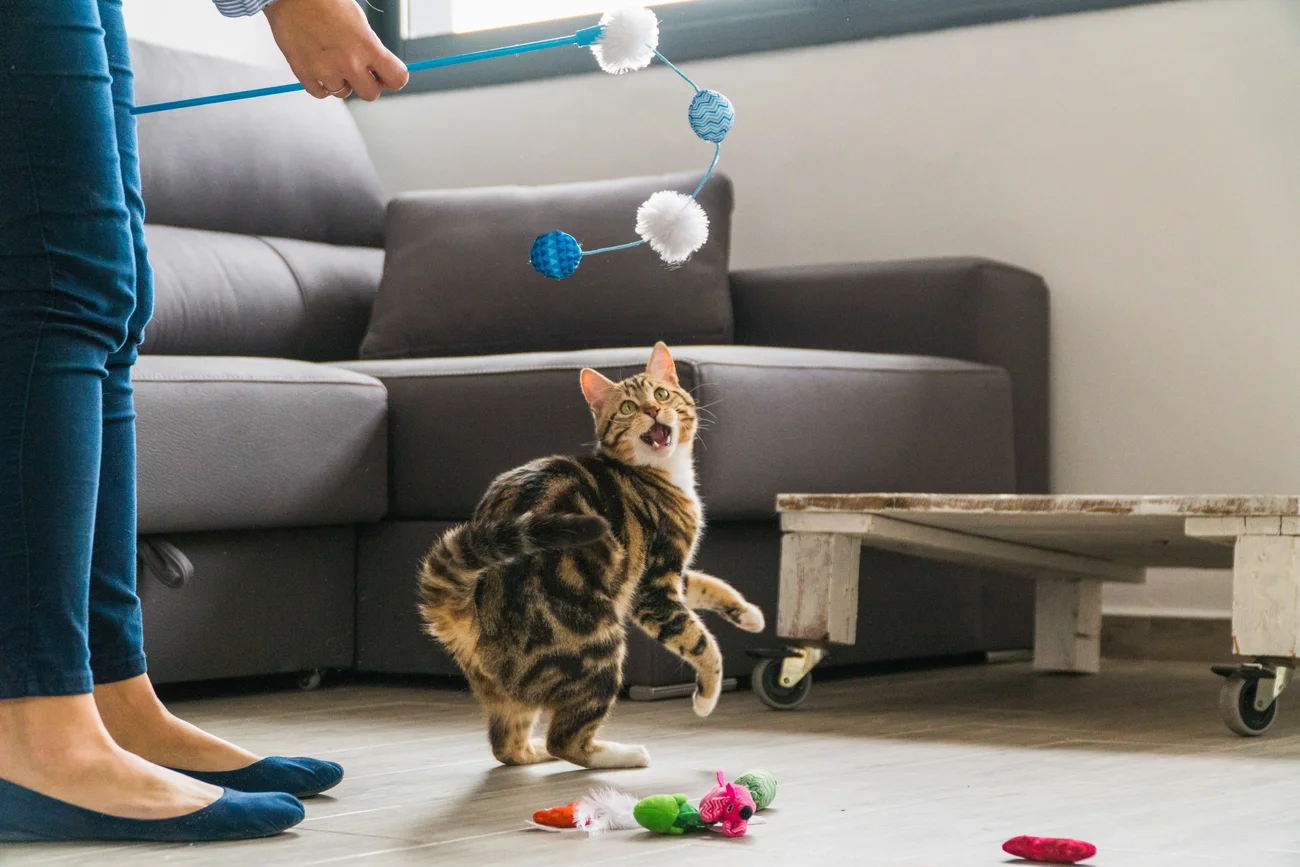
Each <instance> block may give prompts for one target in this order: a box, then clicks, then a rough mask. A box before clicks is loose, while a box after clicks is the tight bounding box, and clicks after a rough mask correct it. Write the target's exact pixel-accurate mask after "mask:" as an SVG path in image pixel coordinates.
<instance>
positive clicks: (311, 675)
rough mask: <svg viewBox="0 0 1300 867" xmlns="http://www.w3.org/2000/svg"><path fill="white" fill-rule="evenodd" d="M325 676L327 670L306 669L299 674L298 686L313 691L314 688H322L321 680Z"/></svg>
mask: <svg viewBox="0 0 1300 867" xmlns="http://www.w3.org/2000/svg"><path fill="white" fill-rule="evenodd" d="M324 678H325V672H324V671H322V670H321V669H319V668H313V669H312V670H311V671H304V672H303V673H302V674H300V675H298V688H299V689H301V690H302V691H303V692H311V691H312V690H313V689H320V684H321V681H322V680H323V679H324Z"/></svg>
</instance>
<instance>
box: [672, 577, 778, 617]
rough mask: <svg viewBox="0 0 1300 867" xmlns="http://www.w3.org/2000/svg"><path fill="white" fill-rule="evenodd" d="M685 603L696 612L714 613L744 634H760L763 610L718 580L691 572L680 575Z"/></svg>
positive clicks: (733, 588)
mask: <svg viewBox="0 0 1300 867" xmlns="http://www.w3.org/2000/svg"><path fill="white" fill-rule="evenodd" d="M683 585H684V590H685V595H686V604H687V605H689V606H690V607H691V608H694V609H695V610H696V611H716V612H717V613H718V614H721V615H722V616H723V617H725V618H726V619H727V620H729V621H730V622H731V623H733V624H734V625H736V626H738V627H740V628H741V629H743V630H745V631H746V632H762V631H763V628H764V627H765V626H766V625H767V621H766V620H764V618H763V611H762V609H761V608H759V607H758V606H757V605H755V604H754V603H752V602H750V601H749V600H747V599H746V598H745V597H744V596H742V595H741V593H740V591H739V590H737V589H736V588H735V587H732V586H731V585H730V584H728V583H727V582H726V581H723V580H722V579H721V578H715V577H713V576H712V575H709V574H706V573H704V572H697V571H695V570H694V569H688V570H686V573H685V575H684V576H683Z"/></svg>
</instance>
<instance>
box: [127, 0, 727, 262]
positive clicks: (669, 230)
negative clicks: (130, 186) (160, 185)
mask: <svg viewBox="0 0 1300 867" xmlns="http://www.w3.org/2000/svg"><path fill="white" fill-rule="evenodd" d="M568 46H578V47H583V48H590V49H591V52H592V54H594V55H595V58H596V62H597V63H598V64H599V65H600V68H601V69H603V70H604V71H605V72H609V73H612V74H614V75H620V74H622V73H625V72H634V71H636V70H639V69H645V68H646V67H647V66H649V65H650V64H651V63H652V62H653V61H654V59H655V58H656V57H657V58H659V60H660V61H662V62H663V63H664V65H666V66H667V67H668V68H669V69H671V70H672V71H673V72H675V73H677V75H678V76H679V77H681V79H682V80H683V81H685V82H686V83H687V84H689V85H690V86H691V88H692V89H693V90H694V91H695V96H694V98H693V99H692V100H691V104H690V108H689V110H688V112H687V119H688V120H689V122H690V125H691V129H692V130H693V131H694V132H695V134H696V135H697V136H699V137H700V138H701V139H703V140H704V141H707V142H710V143H711V144H713V146H714V148H713V161H712V162H711V163H710V164H709V168H708V171H706V172H705V174H704V178H703V180H701V181H700V184H699V186H697V187H696V188H695V191H694V192H693V193H691V194H690V195H689V196H688V195H686V194H684V193H680V192H677V191H675V190H663V191H660V192H657V193H655V194H654V195H652V196H651V197H650V198H649V199H647V200H646V201H645V203H644V204H642V205H641V207H640V208H638V209H637V214H636V226H635V231H636V233H637V234H638V235H639V236H640V238H641V239H640V240H639V241H632V242H630V243H627V244H617V245H615V246H612V247H601V248H599V249H596V250H583V249H582V245H581V244H580V243H579V242H578V240H577V239H576V238H574V237H573V236H572V235H570V234H569V233H567V232H561V231H552V232H547V233H546V234H544V235H539V236H538V237H537V239H536V240H535V241H534V242H533V247H532V251H531V253H530V255H529V261H530V262H531V263H532V266H533V268H535V269H536V270H537V272H538V273H539V274H542V275H543V276H545V277H550V278H551V279H554V280H561V279H563V278H565V277H568V276H569V275H570V274H572V273H573V272H574V271H576V270H577V269H578V265H580V264H581V263H582V260H583V258H584V257H586V256H595V255H597V254H600V253H612V252H615V251H617V250H627V249H631V248H633V247H639V246H641V245H642V244H649V245H650V248H651V249H652V250H654V251H655V252H656V253H658V254H659V257H660V258H661V259H663V261H664V262H666V263H667V264H669V265H681V264H683V263H685V262H686V261H687V260H688V259H689V258H690V257H691V255H692V254H693V253H695V252H696V251H697V250H699V249H700V248H701V247H703V246H704V244H705V243H706V242H707V241H708V239H709V217H708V214H706V213H705V212H704V209H703V208H702V207H700V204H699V202H697V201H696V197H697V196H698V195H699V194H700V190H702V189H704V185H705V184H706V183H707V182H708V180H709V178H711V177H713V172H714V169H716V168H717V165H718V159H719V157H721V155H722V141H723V139H725V138H726V137H727V133H729V132H730V131H731V127H732V124H733V123H734V122H735V118H736V112H735V109H734V108H733V107H732V105H731V101H730V100H729V99H727V98H726V97H725V96H723V95H722V94H721V93H718V92H717V91H716V90H704V89H701V88H700V87H698V86H697V85H696V84H695V82H693V81H691V79H690V78H689V77H687V76H686V74H685V73H683V72H682V71H681V70H680V69H678V68H677V67H676V66H674V65H673V64H672V63H671V62H670V61H669V60H668V58H666V57H664V56H663V55H662V54H660V53H659V19H658V18H657V17H656V16H655V14H654V13H653V12H651V11H650V10H649V9H646V8H645V7H644V6H626V7H623V8H621V9H618V10H615V11H612V12H607V13H606V14H605V15H604V16H603V17H602V18H601V19H600V23H599V24H597V25H595V26H594V27H585V28H583V29H581V30H579V31H577V32H576V33H572V34H570V35H568V36H559V37H556V38H554V39H544V40H541V41H538V42H525V43H521V44H518V45H508V46H504V47H502V48H490V49H486V50H483V51H473V52H470V53H468V54H456V55H451V56H448V57H437V58H434V59H432V60H422V61H419V62H417V63H409V64H407V66H406V68H407V69H408V70H409V71H410V72H413V73H414V72H423V71H425V70H428V69H438V68H442V67H447V66H456V65H459V64H462V63H473V62H476V61H480V60H493V59H496V58H500V57H510V56H514V55H519V54H527V53H530V52H534V51H545V50H548V49H551V48H563V47H568ZM303 89H304V88H303V86H302V84H301V83H297V82H295V83H294V84H282V85H276V86H273V87H261V88H255V89H253V90H240V91H234V92H232V93H220V94H215V95H213V96H200V97H194V98H192V99H180V100H173V101H170V102H156V103H152V104H149V105H140V106H136V107H134V108H132V109H131V114H133V115H146V114H155V113H158V112H164V111H176V110H179V109H185V108H197V107H199V106H204V105H216V104H218V103H224V102H235V101H238V100H243V99H256V98H259V97H263V96H274V95H276V94H282V93H293V92H295V91H299V90H303Z"/></svg>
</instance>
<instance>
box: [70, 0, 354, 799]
mask: <svg viewBox="0 0 1300 867" xmlns="http://www.w3.org/2000/svg"><path fill="white" fill-rule="evenodd" d="M98 5H99V15H100V20H101V21H102V22H103V26H104V31H105V45H106V48H107V53H108V65H109V70H110V72H111V74H112V78H113V107H114V112H115V118H116V135H117V151H118V163H119V165H120V171H121V179H122V189H123V192H124V194H125V197H126V198H125V201H126V208H127V213H128V215H129V226H130V239H131V246H132V256H133V259H134V262H135V310H134V312H133V313H132V314H131V318H130V321H129V322H128V327H127V330H126V339H125V342H124V343H123V344H122V345H121V346H120V347H118V348H117V349H116V351H114V352H113V353H111V354H110V355H109V356H108V361H107V371H108V375H107V378H106V379H105V380H104V384H103V395H104V422H103V449H102V452H103V461H102V464H101V467H100V475H99V505H98V509H97V510H96V516H95V531H94V553H93V556H92V559H91V565H90V616H89V622H90V667H91V670H92V671H93V673H94V679H95V703H96V704H97V705H98V708H99V713H100V716H101V717H102V718H103V720H104V724H105V725H106V726H107V728H108V731H109V734H111V735H112V737H113V739H114V740H115V741H116V742H117V744H118V745H119V746H121V747H123V748H125V749H127V750H130V751H131V752H133V753H135V754H136V755H138V756H141V757H143V758H145V759H148V760H149V761H151V762H156V763H158V764H160V765H164V766H167V767H171V768H182V769H184V770H186V771H197V772H213V771H215V772H227V771H233V772H236V773H229V774H227V773H218V774H217V775H216V776H214V777H212V778H210V779H209V782H214V783H217V784H219V785H223V786H228V787H229V788H233V789H241V790H244V791H283V792H290V793H293V794H301V795H308V794H314V793H316V792H320V791H323V790H325V789H328V788H330V787H332V786H334V785H335V784H337V783H338V781H339V780H340V779H341V778H342V776H343V771H342V769H341V768H339V767H338V766H337V765H334V764H332V763H328V762H320V761H316V760H312V759H295V760H284V759H269V760H265V761H261V762H259V759H258V757H257V756H255V755H253V754H252V753H250V752H248V751H247V750H243V749H240V748H239V747H236V746H234V745H233V744H230V743H227V742H226V741H224V740H222V739H221V738H218V737H216V736H214V735H210V734H208V733H207V732H205V731H203V730H202V729H200V728H198V727H196V726H193V725H190V724H189V723H187V722H185V721H184V720H181V719H178V718H177V717H175V716H172V714H171V713H169V712H168V710H167V708H165V707H164V706H163V704H162V702H160V701H159V700H158V696H157V695H156V694H155V693H154V689H153V684H152V683H150V682H149V676H148V675H147V674H145V658H144V645H143V638H142V635H141V623H140V599H139V597H138V596H137V595H136V587H135V582H136V491H135V408H134V405H133V400H132V389H131V366H132V365H133V364H135V360H136V356H137V354H138V351H139V347H140V344H141V343H142V342H143V340H144V330H145V326H146V325H147V324H148V322H149V318H150V316H152V314H153V271H152V269H151V268H150V267H149V251H148V249H147V248H146V246H145V240H144V199H143V197H142V196H141V193H140V158H139V152H138V147H137V144H136V125H135V118H133V117H132V116H131V106H132V105H133V104H134V102H135V98H134V92H133V91H134V86H133V78H132V74H131V56H130V52H129V49H128V46H127V40H126V28H125V26H124V24H123V21H122V2H121V0H98ZM250 766H252V767H250ZM243 769H248V770H247V771H245V772H242V773H240V771H243Z"/></svg>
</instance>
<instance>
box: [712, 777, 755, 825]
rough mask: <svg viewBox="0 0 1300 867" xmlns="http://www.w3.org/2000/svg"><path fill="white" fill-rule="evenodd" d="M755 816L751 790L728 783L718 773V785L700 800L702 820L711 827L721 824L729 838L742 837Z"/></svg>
mask: <svg viewBox="0 0 1300 867" xmlns="http://www.w3.org/2000/svg"><path fill="white" fill-rule="evenodd" d="M753 815H754V797H753V796H752V795H751V794H750V793H749V789H746V788H745V787H744V786H738V785H736V784H735V783H728V782H727V781H726V779H725V778H724V777H723V776H722V771H718V785H717V786H715V787H714V788H713V789H711V790H710V791H709V793H708V794H707V795H705V796H704V797H703V798H701V799H700V818H701V819H702V820H703V821H704V822H706V823H708V824H710V825H711V824H714V823H720V824H721V825H722V833H724V834H726V835H727V836H728V837H741V836H744V834H745V831H746V830H747V829H748V828H749V820H750V817H752V816H753Z"/></svg>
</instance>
